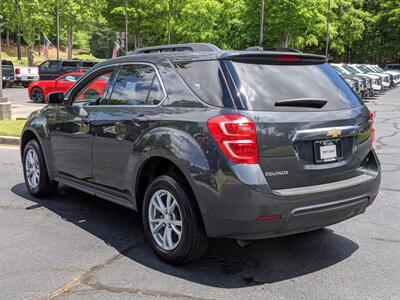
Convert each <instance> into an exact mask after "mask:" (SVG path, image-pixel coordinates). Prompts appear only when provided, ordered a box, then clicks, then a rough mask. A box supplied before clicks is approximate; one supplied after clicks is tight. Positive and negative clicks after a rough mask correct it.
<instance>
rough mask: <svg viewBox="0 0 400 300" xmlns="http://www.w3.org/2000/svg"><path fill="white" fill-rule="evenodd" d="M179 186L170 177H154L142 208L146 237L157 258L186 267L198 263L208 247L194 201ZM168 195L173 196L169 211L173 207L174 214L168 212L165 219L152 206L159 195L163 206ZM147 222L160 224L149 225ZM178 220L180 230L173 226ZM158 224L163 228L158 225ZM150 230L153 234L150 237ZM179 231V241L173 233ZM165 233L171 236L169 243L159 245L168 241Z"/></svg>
mask: <svg viewBox="0 0 400 300" xmlns="http://www.w3.org/2000/svg"><path fill="white" fill-rule="evenodd" d="M182 182H183V181H182V180H179V179H178V178H176V179H175V178H173V177H171V176H169V175H162V176H159V177H157V178H156V179H155V180H154V181H153V182H152V183H151V184H150V185H149V187H148V188H147V190H146V193H145V196H144V203H143V208H142V218H143V227H144V231H145V235H146V237H147V239H148V240H149V242H150V245H151V247H152V248H153V250H154V252H155V253H156V254H157V256H158V257H159V258H160V259H161V260H163V261H165V262H167V263H169V264H185V263H189V262H192V261H195V260H197V259H199V258H200V257H202V255H203V254H204V252H205V251H206V250H207V248H208V243H209V239H208V237H207V235H206V232H205V230H204V226H203V223H202V220H201V216H200V212H199V210H198V208H197V205H196V203H195V199H193V197H192V195H191V193H190V192H189V189H188V187H186V186H185V185H184V184H182ZM168 193H169V194H170V195H172V198H171V199H172V200H171V203H174V202H176V204H175V205H171V206H170V207H175V208H174V210H172V209H171V211H170V213H169V214H166V215H168V216H167V217H165V218H162V216H161V213H160V211H159V210H158V209H155V205H154V203H155V201H156V199H157V197H156V195H158V196H159V197H160V198H161V200H162V201H163V204H166V203H167V200H166V199H167V198H168ZM173 199H174V200H175V201H174V200H173ZM165 206H167V205H165ZM154 213H155V214H154ZM179 214H180V217H179ZM150 218H151V219H153V220H162V221H159V222H157V221H156V222H154V221H152V222H151V221H150ZM179 219H180V220H181V226H179V225H175V224H179ZM150 223H151V224H152V225H150ZM160 223H163V224H162V225H160ZM157 226H158V228H159V229H158V230H157V229H156V227H157ZM151 227H152V229H153V231H154V232H155V234H153V233H152V229H151ZM179 227H180V232H181V235H180V238H179V236H178V234H177V233H176V231H175V229H178V231H179ZM174 228H175V229H174ZM173 229H174V230H173ZM166 232H167V234H166ZM168 232H171V234H170V236H171V239H170V241H171V242H166V243H165V244H164V245H161V244H162V241H161V240H166V241H168V239H167V238H165V237H166V235H167V236H168Z"/></svg>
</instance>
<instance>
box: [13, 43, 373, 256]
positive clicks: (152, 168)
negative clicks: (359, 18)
mask: <svg viewBox="0 0 400 300" xmlns="http://www.w3.org/2000/svg"><path fill="white" fill-rule="evenodd" d="M374 136H375V134H374V116H373V114H372V113H371V112H369V111H368V109H367V107H366V106H365V105H364V104H363V102H362V101H361V100H360V99H359V98H358V96H357V95H356V94H355V93H354V92H353V91H352V89H351V88H350V87H349V86H348V85H347V83H346V82H345V81H344V80H343V79H342V78H341V77H340V76H339V75H338V74H337V73H336V72H335V71H334V70H333V69H332V67H331V66H330V65H329V64H328V63H327V61H326V58H325V57H323V56H318V55H311V54H304V53H300V52H298V51H296V52H294V51H285V49H281V50H272V51H223V50H220V49H218V48H217V47H215V46H213V45H210V44H201V43H194V44H180V45H170V46H156V47H148V48H141V49H137V50H136V51H134V52H131V53H129V54H128V55H127V56H124V57H119V58H116V59H112V60H107V61H104V62H102V63H99V64H97V65H96V66H95V67H94V68H92V69H91V70H90V71H89V72H88V73H87V74H86V75H85V76H83V77H82V78H81V79H79V80H78V81H77V82H76V84H75V85H74V86H73V87H72V88H70V90H69V91H68V92H67V93H66V94H65V95H64V94H63V93H53V94H51V95H50V96H49V105H48V106H46V107H45V108H43V109H41V110H40V111H37V112H34V113H32V114H31V116H30V117H29V119H28V121H27V123H26V126H25V128H24V130H23V134H22V138H21V156H22V161H23V168H24V176H25V182H26V186H27V188H28V190H29V192H30V193H31V194H32V195H33V196H36V197H44V196H49V195H50V194H53V193H55V192H56V190H57V186H58V184H59V183H62V184H65V185H68V186H71V187H73V188H76V189H79V190H81V191H84V192H87V193H89V194H92V195H95V196H98V197H100V198H103V199H106V200H109V201H112V202H114V203H117V204H119V205H123V206H125V207H128V208H130V209H133V210H136V211H138V212H140V213H141V215H142V219H143V226H144V231H145V235H146V237H147V238H148V240H149V243H150V244H151V246H152V248H153V250H154V251H155V253H156V254H157V255H158V256H159V257H160V258H161V259H162V260H164V261H166V262H168V263H173V264H183V263H187V262H190V261H193V260H195V259H198V258H199V257H201V256H202V255H203V254H204V252H205V251H206V249H207V246H208V241H209V238H221V237H224V238H232V239H237V240H252V239H264V238H270V237H277V236H283V235H289V234H295V233H300V232H305V231H311V230H315V229H318V228H322V227H325V226H328V225H331V224H334V223H338V222H340V221H343V220H345V219H348V218H351V217H354V216H356V215H358V214H361V213H363V212H364V211H365V209H366V208H367V207H368V206H369V205H371V204H372V202H373V201H374V200H375V198H376V196H377V193H378V189H379V185H380V174H381V173H380V164H379V161H378V158H377V156H376V153H375V152H374V150H373V142H374Z"/></svg>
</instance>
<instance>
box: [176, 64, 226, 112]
mask: <svg viewBox="0 0 400 300" xmlns="http://www.w3.org/2000/svg"><path fill="white" fill-rule="evenodd" d="M175 67H176V69H177V70H178V72H179V74H180V75H181V77H182V78H183V80H184V81H185V82H186V84H187V85H188V86H189V87H190V89H191V90H192V91H193V92H194V93H195V94H196V95H197V96H198V97H199V98H200V99H201V100H203V101H204V102H206V103H208V104H211V105H214V106H218V107H224V106H226V107H228V106H231V105H229V103H230V102H228V99H230V98H228V97H229V95H228V92H227V90H226V88H225V84H224V77H223V74H222V70H221V68H220V63H219V61H217V60H209V61H193V62H179V63H176V64H175Z"/></svg>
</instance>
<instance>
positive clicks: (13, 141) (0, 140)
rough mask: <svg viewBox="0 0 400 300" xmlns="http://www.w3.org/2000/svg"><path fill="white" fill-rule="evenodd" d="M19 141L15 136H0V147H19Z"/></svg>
mask: <svg viewBox="0 0 400 300" xmlns="http://www.w3.org/2000/svg"><path fill="white" fill-rule="evenodd" d="M20 142H21V139H20V138H19V137H17V136H0V145H1V144H3V145H19V144H20Z"/></svg>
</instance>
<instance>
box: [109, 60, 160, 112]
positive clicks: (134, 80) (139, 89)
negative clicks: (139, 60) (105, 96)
mask: <svg viewBox="0 0 400 300" xmlns="http://www.w3.org/2000/svg"><path fill="white" fill-rule="evenodd" d="M163 98H164V91H163V89H162V87H161V83H160V80H159V78H158V76H157V72H156V71H155V69H154V68H153V67H152V66H149V65H144V64H135V65H126V66H123V67H122V68H121V71H120V72H119V74H118V77H117V80H116V82H115V86H114V88H113V92H112V94H111V97H110V99H109V100H108V102H109V105H158V104H159V103H160V102H161V101H162V100H163Z"/></svg>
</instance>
